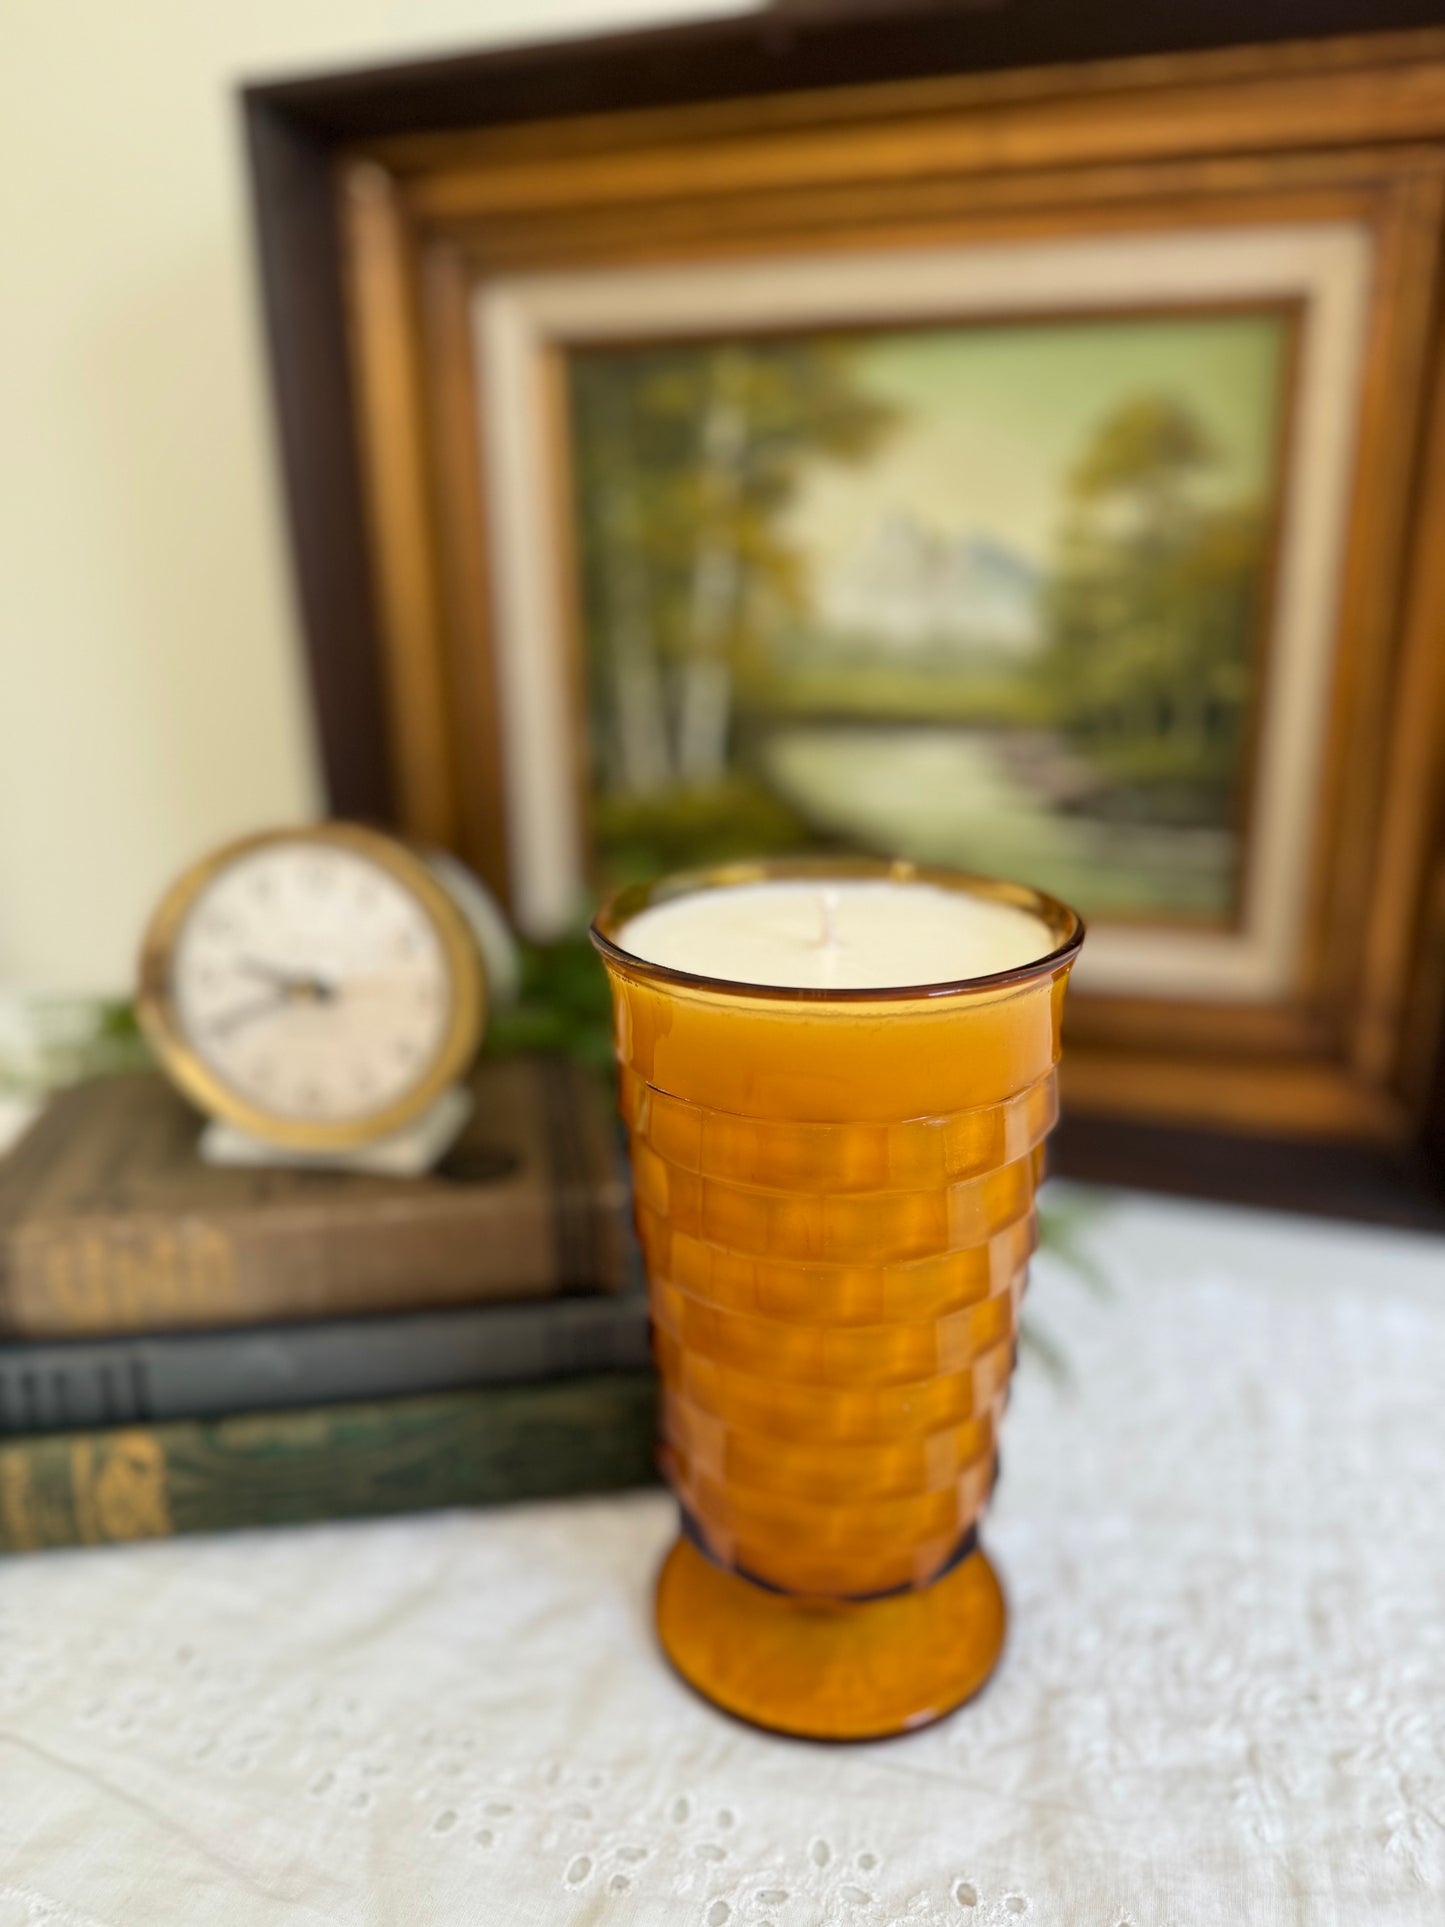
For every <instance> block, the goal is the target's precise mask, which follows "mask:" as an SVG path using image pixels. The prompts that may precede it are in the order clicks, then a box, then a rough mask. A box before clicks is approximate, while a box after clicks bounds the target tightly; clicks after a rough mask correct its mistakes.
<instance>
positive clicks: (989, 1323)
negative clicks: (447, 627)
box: [592, 859, 1083, 1739]
mask: <svg viewBox="0 0 1445 1927" xmlns="http://www.w3.org/2000/svg"><path fill="white" fill-rule="evenodd" d="M592 935H593V940H594V942H595V943H596V945H597V948H598V950H599V951H600V952H601V954H602V958H603V961H604V963H605V964H606V967H607V971H608V975H609V977H610V979H611V984H612V992H613V1003H614V1010H615V1015H616V1035H617V1057H618V1064H619V1069H620V1077H621V1104H622V1113H623V1116H624V1118H625V1120H626V1122H627V1127H628V1131H629V1133H630V1137H631V1145H632V1169H633V1181H634V1191H635V1201H636V1213H637V1227H638V1232H639V1234H640V1237H641V1240H642V1247H643V1251H644V1253H645V1256H646V1260H647V1271H648V1281H649V1290H650V1294H651V1305H652V1320H653V1332H654V1340H655V1347H656V1353H657V1361H658V1367H659V1371H660V1374H661V1379H662V1391H663V1404H662V1410H663V1418H662V1457H663V1463H664V1467H665V1470H666V1472H667V1476H668V1479H669V1482H670V1483H671V1485H672V1487H673V1490H674V1491H675V1492H676V1494H677V1497H678V1500H679V1503H680V1506H681V1509H682V1530H681V1532H680V1534H679V1537H678V1540H677V1542H676V1544H675V1545H674V1546H673V1548H672V1550H671V1552H670V1553H669V1554H668V1557H667V1560H666V1563H665V1564H664V1566H663V1569H662V1574H661V1577H660V1579H659V1582H658V1590H657V1624H658V1631H659V1633H660V1635H661V1639H662V1644H663V1647H664V1649H665V1650H666V1652H667V1654H668V1656H669V1657H670V1659H671V1660H672V1662H673V1664H674V1665H675V1666H676V1667H677V1669H678V1671H679V1672H680V1673H681V1674H682V1675H683V1676H684V1678H686V1679H687V1680H689V1681H690V1682H691V1683H692V1684H693V1685H694V1686H695V1687H697V1688H698V1689H699V1691H701V1692H702V1693H704V1694H706V1695H707V1697H708V1698H709V1699H711V1700H713V1701H715V1702H716V1703H717V1704H718V1705H719V1706H722V1707H725V1708H727V1710H728V1711H730V1712H732V1713H736V1714H739V1715H740V1716H741V1717H743V1718H745V1719H748V1720H751V1721H754V1722H755V1723H756V1724H758V1725H760V1726H765V1727H771V1728H774V1729H776V1730H777V1731H780V1732H785V1733H794V1734H800V1735H805V1736H808V1737H812V1738H820V1739H864V1738H868V1737H871V1736H875V1735H881V1734H886V1733H894V1732H899V1731H902V1730H904V1729H905V1728H908V1727H913V1726H917V1725H921V1724H924V1723H925V1722H927V1721H929V1720H933V1719H937V1718H938V1717H939V1716H940V1715H942V1714H944V1713H947V1712H949V1711H950V1710H951V1709H952V1708H953V1707H955V1706H957V1705H959V1704H960V1703H961V1702H962V1701H963V1700H965V1699H967V1698H968V1697H969V1696H970V1695H971V1694H973V1693H974V1692H976V1691H977V1690H978V1688H979V1687H980V1686H981V1685H982V1684H983V1682H984V1681H985V1680H986V1679H987V1678H988V1675H989V1674H990V1672H991V1671H992V1670H993V1667H994V1665H995V1663H996V1661H997V1659H998V1655H999V1652H1000V1649H1001V1647H1002V1644H1003V1637H1004V1621H1005V1610H1004V1600H1003V1595H1002V1592H1001V1590H1000V1587H999V1583H998V1580H997V1578H996V1576H995V1574H994V1571H993V1568H992V1566H991V1565H990V1564H989V1562H988V1559H987V1557H986V1555H985V1554H984V1552H983V1550H982V1549H981V1547H980V1545H979V1543H978V1521H979V1518H980V1515H981V1513H982V1512H983V1509H984V1506H985V1504H986V1503H987V1500H988V1497H989V1494H990V1492H991V1490H992V1487H993V1483H994V1479H995V1476H996V1472H997V1466H998V1448H997V1437H998V1426H999V1419H1000V1417H1001V1415H1002V1411H1003V1406H1004V1399H1005V1395H1006V1393H1007V1389H1008V1382H1009V1375H1010V1372H1011V1371H1012V1368H1013V1361H1014V1351H1015V1336H1016V1331H1017V1321H1018V1308H1019V1300H1020V1297H1021V1296H1022V1293H1023V1288H1024V1280H1025V1276H1026V1271H1027V1266H1028V1260H1029V1254H1030V1253H1031V1251H1032V1250H1033V1247H1034V1243H1035V1235H1036V1234H1035V1222H1036V1221H1035V1214H1034V1192H1035V1188H1036V1186H1037V1183H1038V1178H1039V1172H1040V1163H1041V1158H1042V1149H1043V1140H1044V1137H1045V1135H1046V1133H1047V1132H1048V1130H1049V1128H1050V1126H1051V1125H1052V1124H1053V1122H1054V1119H1055V1116H1056V1114H1057V1108H1058V1100H1057V1090H1056V1080H1055V1067H1056V1065H1057V1062H1058V1056H1059V1014H1060V1008H1061V1005H1062V1001H1063V995H1064V986H1065V983H1066V981H1067V979H1068V975H1069V970H1070V967H1071V966H1072V964H1073V962H1074V959H1075V957H1076V956H1077V954H1078V950H1079V945H1080V943H1081V941H1082V939H1083V925H1082V923H1081V922H1080V919H1079V918H1078V917H1077V916H1076V915H1075V914H1074V912H1073V911H1072V910H1069V909H1068V908H1066V907H1065V906H1064V905H1063V904H1061V903H1058V902H1056V901H1055V900H1054V899H1053V898H1051V897H1046V896H1042V895H1040V894H1039V893H1038V892H1037V891H1034V890H1030V889H1026V888H1024V887H1023V886H1021V885H1018V884H1012V883H1000V882H993V881H990V880H987V879H984V878H980V877H971V876H963V875H960V874H958V873H956V872H953V871H947V870H938V869H926V868H923V867H921V866H917V865H913V864H905V863H887V862H873V861H867V860H863V859H842V860H833V859H817V860H815V859H799V860H797V861H785V862H777V863H758V864H736V865H732V866H729V867H727V868H722V869H716V870H712V871H708V872H706V873H698V874H695V875H691V876H681V877H674V878H670V879H667V880H665V881H663V882H661V883H656V884H651V885H648V886H645V887H641V888H636V889H631V890H625V891H623V892H622V893H621V894H620V895H618V896H616V897H614V898H613V899H612V901H611V902H610V903H608V904H607V905H606V907H605V908H604V909H603V910H602V911H601V912H600V913H599V915H598V917H597V920H596V923H595V924H594V925H593V931H592Z"/></svg>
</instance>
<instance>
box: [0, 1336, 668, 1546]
mask: <svg viewBox="0 0 1445 1927" xmlns="http://www.w3.org/2000/svg"><path fill="white" fill-rule="evenodd" d="M655 1422H656V1385H655V1381H654V1379H653V1375H652V1374H651V1372H618V1373H612V1374H608V1375H604V1376H598V1377H592V1378H579V1379H570V1380H563V1381H560V1382H556V1383H549V1384H538V1385H518V1386H504V1387H498V1388H495V1389H489V1390H483V1391H475V1392H455V1393H442V1394H436V1395H433V1396H429V1397H425V1398H414V1399H392V1400H386V1401H383V1402H379V1403H372V1404H353V1405H335V1406H322V1407H317V1408H314V1409H312V1410H309V1411H304V1412H268V1413H263V1414H259V1415H254V1416H251V1417H247V1418H231V1419H220V1420H215V1421H182V1422H178V1423H175V1424H170V1425H155V1426H147V1427H137V1428H124V1429H118V1430H106V1431H92V1432H57V1433H48V1434H42V1435H39V1436H34V1437H27V1438H23V1439H14V1440H6V1441H3V1442H0V1551H10V1552H29V1551H35V1550H38V1549H40V1548H42V1547H46V1546H69V1545H101V1544H108V1543H111V1542H113V1541H122V1540H134V1539H158V1538H168V1537H170V1536H171V1535H173V1534H178V1533H186V1532H218V1531H225V1530H229V1529H232V1528H237V1527H244V1526H275V1525H294V1524H301V1523H303V1522H305V1521H308V1520H317V1519H345V1518H358V1517H366V1516H372V1515H380V1514H385V1513H395V1512H420V1511H428V1510H431V1509H434V1508H437V1507H442V1506H461V1505H497V1504H501V1503H504V1502H506V1501H510V1500H520V1499H541V1498H554V1497H558V1496H561V1495H563V1494H568V1493H581V1492H602V1491H613V1490H616V1489H619V1488H622V1487H627V1486H635V1485H645V1484H650V1483H651V1482H652V1481H653V1480H654V1478H655V1477H656V1473H655V1470H654V1457H653V1438H654V1429H655Z"/></svg>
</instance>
